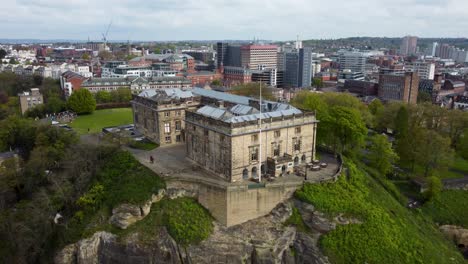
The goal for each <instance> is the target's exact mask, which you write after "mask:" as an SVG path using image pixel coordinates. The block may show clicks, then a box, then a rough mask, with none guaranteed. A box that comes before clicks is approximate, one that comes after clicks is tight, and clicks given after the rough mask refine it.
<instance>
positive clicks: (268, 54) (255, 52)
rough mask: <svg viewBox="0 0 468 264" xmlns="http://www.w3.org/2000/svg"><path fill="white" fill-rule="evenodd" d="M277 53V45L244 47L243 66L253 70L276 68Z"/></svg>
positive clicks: (242, 52)
mask: <svg viewBox="0 0 468 264" xmlns="http://www.w3.org/2000/svg"><path fill="white" fill-rule="evenodd" d="M277 51H278V47H277V46H275V45H258V44H249V45H244V46H242V47H241V66H242V67H247V68H249V69H251V70H258V69H263V68H265V69H273V68H276V66H277Z"/></svg>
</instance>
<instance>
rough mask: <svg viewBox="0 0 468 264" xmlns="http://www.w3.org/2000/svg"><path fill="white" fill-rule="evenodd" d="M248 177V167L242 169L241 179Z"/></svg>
mask: <svg viewBox="0 0 468 264" xmlns="http://www.w3.org/2000/svg"><path fill="white" fill-rule="evenodd" d="M248 178H249V170H248V169H244V170H243V171H242V179H248Z"/></svg>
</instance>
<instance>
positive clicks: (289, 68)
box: [283, 47, 312, 87]
mask: <svg viewBox="0 0 468 264" xmlns="http://www.w3.org/2000/svg"><path fill="white" fill-rule="evenodd" d="M284 69H285V71H284V79H283V83H284V85H285V86H288V87H309V86H311V83H312V49H311V48H309V47H305V48H302V49H299V51H293V52H287V53H285V67H284Z"/></svg>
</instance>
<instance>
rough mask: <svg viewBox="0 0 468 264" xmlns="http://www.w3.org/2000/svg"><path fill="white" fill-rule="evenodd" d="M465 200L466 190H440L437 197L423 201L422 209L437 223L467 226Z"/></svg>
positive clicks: (467, 196) (467, 216) (467, 197)
mask: <svg viewBox="0 0 468 264" xmlns="http://www.w3.org/2000/svg"><path fill="white" fill-rule="evenodd" d="M467 201H468V192H467V191H463V190H449V191H442V192H441V193H440V194H439V195H438V196H437V197H435V198H434V199H432V200H430V201H429V202H427V203H425V204H424V206H423V207H422V211H423V212H424V213H425V214H427V215H429V216H430V217H431V218H432V219H433V220H434V221H435V222H437V223H439V224H444V225H459V226H463V227H464V228H468V210H467V209H466V204H467Z"/></svg>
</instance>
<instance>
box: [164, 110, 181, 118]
mask: <svg viewBox="0 0 468 264" xmlns="http://www.w3.org/2000/svg"><path fill="white" fill-rule="evenodd" d="M171 112H172V111H166V112H164V116H165V117H170V116H171ZM175 114H176V116H181V115H182V111H180V110H177V111H175Z"/></svg>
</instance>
